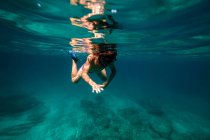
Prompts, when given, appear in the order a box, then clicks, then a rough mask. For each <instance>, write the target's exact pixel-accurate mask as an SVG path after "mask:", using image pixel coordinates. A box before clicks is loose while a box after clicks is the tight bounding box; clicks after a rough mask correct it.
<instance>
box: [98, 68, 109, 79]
mask: <svg viewBox="0 0 210 140" xmlns="http://www.w3.org/2000/svg"><path fill="white" fill-rule="evenodd" d="M96 74H97V75H98V77H99V78H100V79H101V80H102V81H106V80H107V74H106V69H103V70H102V71H100V72H97V73H96Z"/></svg>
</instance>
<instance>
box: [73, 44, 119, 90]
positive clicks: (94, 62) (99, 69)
mask: <svg viewBox="0 0 210 140" xmlns="http://www.w3.org/2000/svg"><path fill="white" fill-rule="evenodd" d="M94 45H95V44H94ZM106 45H107V44H100V45H95V47H98V48H99V49H101V48H100V47H101V46H102V48H103V46H106ZM109 45H111V44H109ZM95 49H96V48H95ZM71 56H72V74H71V75H72V82H73V83H77V82H78V81H79V80H80V79H81V78H82V79H83V80H84V81H85V82H87V83H88V84H89V85H90V86H91V87H92V92H96V93H100V92H101V91H103V89H104V88H105V87H107V86H108V85H109V83H110V82H111V81H112V79H113V78H114V76H115V74H116V68H115V65H114V61H115V60H116V56H117V52H116V50H113V49H112V50H99V51H95V50H94V51H93V52H92V53H90V54H89V55H88V57H87V59H86V62H85V63H84V64H83V65H82V66H81V68H80V69H79V71H78V68H77V61H78V58H77V57H76V56H75V53H73V52H72V53H71ZM107 67H109V68H110V70H111V73H110V75H109V76H107V72H106V69H105V68H107ZM89 73H96V74H97V75H98V77H99V78H100V79H101V80H102V81H103V83H102V84H97V83H96V82H94V81H93V80H92V79H91V78H90V76H89Z"/></svg>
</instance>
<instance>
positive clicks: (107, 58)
mask: <svg viewBox="0 0 210 140" xmlns="http://www.w3.org/2000/svg"><path fill="white" fill-rule="evenodd" d="M116 57H117V52H116V51H113V50H112V51H110V50H109V51H102V52H100V53H99V57H98V61H99V63H100V64H101V65H102V66H104V67H106V66H107V65H109V64H111V63H112V62H114V61H116V60H117V59H116Z"/></svg>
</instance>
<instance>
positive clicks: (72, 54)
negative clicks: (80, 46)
mask: <svg viewBox="0 0 210 140" xmlns="http://www.w3.org/2000/svg"><path fill="white" fill-rule="evenodd" d="M69 54H70V55H71V59H73V60H74V61H75V62H77V61H78V60H79V58H78V57H77V55H76V53H75V52H74V51H72V50H70V51H69Z"/></svg>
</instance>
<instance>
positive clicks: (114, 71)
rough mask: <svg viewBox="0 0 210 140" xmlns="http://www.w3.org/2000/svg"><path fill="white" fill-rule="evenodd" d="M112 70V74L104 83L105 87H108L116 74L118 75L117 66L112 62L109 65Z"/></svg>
mask: <svg viewBox="0 0 210 140" xmlns="http://www.w3.org/2000/svg"><path fill="white" fill-rule="evenodd" d="M109 68H110V70H111V74H110V76H109V77H108V79H107V81H105V82H104V83H103V85H104V87H107V86H108V85H109V83H110V82H111V81H112V80H113V79H114V77H115V75H116V72H117V71H116V68H115V65H114V64H113V63H112V64H111V65H110V66H109Z"/></svg>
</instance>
